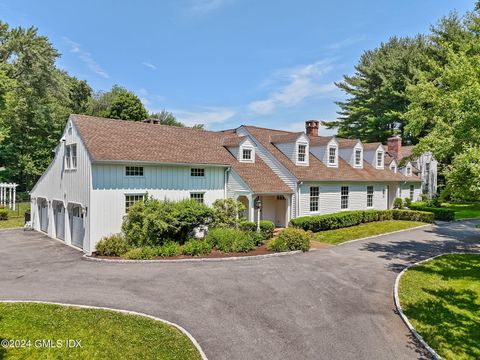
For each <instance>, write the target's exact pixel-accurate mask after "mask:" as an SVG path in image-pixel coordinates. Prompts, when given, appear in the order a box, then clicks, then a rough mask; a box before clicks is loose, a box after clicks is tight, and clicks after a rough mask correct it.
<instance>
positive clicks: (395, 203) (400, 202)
mask: <svg viewBox="0 0 480 360" xmlns="http://www.w3.org/2000/svg"><path fill="white" fill-rule="evenodd" d="M402 207H403V200H402V199H401V198H395V200H393V208H394V209H401V208H402Z"/></svg>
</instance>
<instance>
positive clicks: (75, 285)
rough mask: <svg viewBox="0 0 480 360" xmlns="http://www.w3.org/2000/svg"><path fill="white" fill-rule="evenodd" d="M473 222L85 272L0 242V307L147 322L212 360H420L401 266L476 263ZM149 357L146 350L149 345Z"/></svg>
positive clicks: (26, 235) (91, 265) (59, 249)
mask: <svg viewBox="0 0 480 360" xmlns="http://www.w3.org/2000/svg"><path fill="white" fill-rule="evenodd" d="M478 222H479V221H464V222H453V223H444V224H440V225H437V226H431V227H427V228H422V229H416V230H415V229H413V230H410V231H406V232H402V233H397V234H392V235H384V236H379V237H376V238H373V239H368V240H363V241H358V242H353V243H349V244H345V245H343V246H338V247H332V248H327V249H320V250H316V251H312V252H309V253H305V254H297V255H291V256H283V257H273V258H264V259H246V260H241V261H225V262H197V263H171V264H165V263H149V264H139V263H135V264H123V263H102V262H91V261H85V260H83V259H82V253H80V252H78V251H76V250H74V249H72V248H70V247H67V246H64V245H62V244H61V243H60V242H59V241H56V240H52V239H50V238H48V237H46V236H44V235H42V234H39V233H37V232H24V231H22V230H3V231H0V259H1V260H0V299H2V300H7V299H12V300H45V301H55V302H63V303H74V304H85V305H95V306H106V307H112V308H118V309H126V310H133V311H138V312H143V313H147V314H150V315H153V316H157V317H160V318H162V319H166V320H168V321H171V322H174V323H177V324H179V325H180V326H182V327H184V328H185V329H186V330H187V331H189V332H190V333H191V334H192V335H193V336H194V337H195V338H196V339H197V340H198V342H199V343H200V345H201V346H202V348H203V350H204V351H205V353H206V355H207V356H208V358H209V359H211V360H214V359H342V360H343V359H418V358H423V356H424V355H423V350H422V349H421V348H419V347H418V346H417V344H416V343H415V341H414V340H413V338H412V337H411V336H410V334H409V332H408V330H407V328H406V327H405V325H404V324H403V322H402V320H401V319H400V317H399V316H398V315H397V314H396V313H395V306H394V303H393V296H392V287H393V283H394V280H395V277H396V275H397V273H398V272H400V271H401V270H402V269H403V268H404V267H405V266H406V265H407V264H408V263H411V262H417V261H419V260H421V259H424V258H428V257H431V256H434V255H437V254H440V253H443V252H452V251H458V252H464V251H478V252H480V231H479V230H477V229H474V224H475V223H478ZM145 346H148V344H145Z"/></svg>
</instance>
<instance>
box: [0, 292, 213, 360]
mask: <svg viewBox="0 0 480 360" xmlns="http://www.w3.org/2000/svg"><path fill="white" fill-rule="evenodd" d="M0 303H35V304H49V305H59V306H64V307H73V308H80V309H94V310H109V311H114V312H118V313H122V314H127V315H137V316H143V317H146V318H149V319H152V320H155V321H159V322H162V323H164V324H167V325H170V326H173V327H174V328H176V329H177V330H179V331H180V332H181V333H183V334H184V335H185V336H187V337H188V339H189V340H190V341H191V342H192V344H193V346H195V348H196V349H197V350H198V352H199V353H200V357H201V358H202V360H208V358H207V355H205V353H204V352H203V349H202V347H201V346H200V344H199V343H198V341H197V340H196V339H195V338H194V337H193V335H192V334H190V333H189V332H188V331H187V330H185V329H184V328H183V327H181V326H180V325H178V324H175V323H172V322H170V321H168V320H164V319H161V318H158V317H156V316H152V315H148V314H145V313H141V312H138V311H131V310H122V309H114V308H109V307H104V306H93V305H79V304H68V303H59V302H51V301H38V300H0Z"/></svg>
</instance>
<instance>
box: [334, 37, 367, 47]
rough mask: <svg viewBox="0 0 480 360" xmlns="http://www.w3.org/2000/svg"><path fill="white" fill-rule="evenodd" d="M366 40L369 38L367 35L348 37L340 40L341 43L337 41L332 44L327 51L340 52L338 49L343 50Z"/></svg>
mask: <svg viewBox="0 0 480 360" xmlns="http://www.w3.org/2000/svg"><path fill="white" fill-rule="evenodd" d="M366 38H367V36H366V35H365V34H363V35H357V36H351V37H348V38H346V39H343V40H340V41H337V42H335V43H332V44H330V45H328V46H327V49H329V50H338V49H341V48H344V47H347V46H350V45H354V44H356V43H359V42H361V41H363V40H365V39H366Z"/></svg>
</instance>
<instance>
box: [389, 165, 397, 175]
mask: <svg viewBox="0 0 480 360" xmlns="http://www.w3.org/2000/svg"><path fill="white" fill-rule="evenodd" d="M390 170H392V171H393V172H394V173H396V172H397V166H396V165H395V164H391V165H390Z"/></svg>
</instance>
